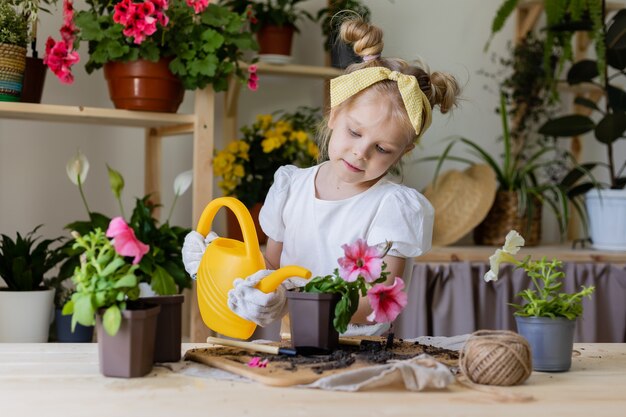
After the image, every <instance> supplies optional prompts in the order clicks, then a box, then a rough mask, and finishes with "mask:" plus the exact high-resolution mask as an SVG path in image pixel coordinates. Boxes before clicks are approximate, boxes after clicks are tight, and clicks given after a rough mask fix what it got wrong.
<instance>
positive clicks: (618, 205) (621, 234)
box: [539, 10, 626, 250]
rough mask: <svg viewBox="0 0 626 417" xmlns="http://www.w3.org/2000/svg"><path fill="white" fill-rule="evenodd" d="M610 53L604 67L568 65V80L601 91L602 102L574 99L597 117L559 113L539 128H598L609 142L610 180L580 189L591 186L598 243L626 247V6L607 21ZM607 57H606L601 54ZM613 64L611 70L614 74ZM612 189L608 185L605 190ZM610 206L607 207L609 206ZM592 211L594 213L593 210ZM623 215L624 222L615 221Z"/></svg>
mask: <svg viewBox="0 0 626 417" xmlns="http://www.w3.org/2000/svg"><path fill="white" fill-rule="evenodd" d="M602 43H603V44H605V47H604V48H602V50H604V51H605V52H606V56H605V58H606V64H608V65H605V67H604V68H605V72H599V71H598V68H599V67H600V65H599V64H598V62H596V61H593V60H582V61H579V62H577V63H575V64H574V65H572V67H571V68H570V69H569V71H568V73H567V82H568V84H569V85H579V86H591V87H593V88H595V89H596V90H598V91H600V92H602V95H603V104H604V106H602V105H598V104H597V103H596V102H594V101H592V100H589V99H586V98H582V97H578V98H576V100H575V103H576V104H578V105H580V106H583V107H586V108H587V109H589V110H590V111H591V112H593V113H595V114H596V115H597V117H594V118H595V119H599V120H597V121H596V120H594V118H592V117H589V116H586V115H584V114H571V115H565V116H561V117H556V118H554V119H552V120H549V121H547V122H546V123H545V124H544V125H543V126H541V128H540V130H539V132H540V133H542V134H544V135H546V136H554V137H570V136H576V135H583V134H586V133H589V132H593V135H594V137H595V139H596V140H597V141H598V142H599V143H600V144H602V145H605V147H606V152H607V158H606V163H602V164H598V165H603V166H607V168H608V170H607V171H608V184H606V183H601V184H598V183H590V182H588V183H585V184H582V185H581V190H583V191H587V194H586V203H587V209H588V211H589V219H590V232H591V240H592V243H593V245H594V247H596V248H598V249H608V250H626V230H625V229H623V228H622V229H620V228H616V225H619V224H626V217H625V216H626V190H625V189H624V187H625V186H626V160H624V161H622V163H621V165H619V163H616V152H615V146H616V144H617V143H618V141H623V140H624V138H625V137H626V134H625V131H626V104H625V103H626V91H624V89H623V88H622V87H620V84H619V81H620V80H624V72H623V71H624V68H626V47H625V45H626V10H620V11H619V12H618V13H617V14H616V15H615V16H614V17H613V18H612V19H611V20H610V22H609V23H608V24H607V26H606V37H605V38H604V39H603V40H602ZM600 58H602V57H600ZM609 68H610V69H611V72H610V73H609ZM605 188H608V189H605ZM605 210H608V211H605ZM592 211H593V213H592ZM616 219H620V221H616Z"/></svg>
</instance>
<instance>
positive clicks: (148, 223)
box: [65, 152, 192, 362]
mask: <svg viewBox="0 0 626 417" xmlns="http://www.w3.org/2000/svg"><path fill="white" fill-rule="evenodd" d="M107 169H108V174H109V183H110V186H111V191H112V192H113V195H114V196H115V199H116V200H117V202H118V204H119V207H120V215H121V218H125V216H126V214H125V212H124V207H123V205H122V202H121V195H122V191H123V189H124V178H123V177H122V175H121V174H120V173H119V172H117V171H116V170H114V169H112V168H110V167H107ZM88 172H89V161H88V160H87V158H86V157H85V156H84V155H83V154H82V153H80V152H78V154H77V155H76V156H75V157H73V158H71V159H70V161H69V162H68V164H67V173H68V177H69V178H70V180H71V181H72V182H73V183H74V184H76V185H77V186H78V189H79V192H80V195H81V198H82V200H83V204H84V205H85V209H86V210H87V214H88V216H89V220H87V221H76V222H73V223H70V224H68V225H67V226H66V229H69V230H74V231H77V232H78V233H80V234H82V235H86V234H87V233H89V232H90V231H93V230H95V229H96V228H100V229H102V230H105V229H106V228H107V227H108V224H109V223H110V222H111V220H112V219H111V218H110V217H109V216H107V215H104V214H102V213H98V212H95V211H92V210H90V209H89V205H88V204H87V200H86V199H85V196H84V193H83V189H82V186H83V183H84V181H85V179H86V178H87V173H88ZM191 181H192V173H191V171H186V172H183V173H181V174H179V175H178V176H177V177H176V179H175V180H174V195H175V200H174V202H173V203H172V206H171V208H170V211H169V214H168V217H167V219H166V221H165V222H163V223H161V224H159V222H158V221H157V219H155V218H154V217H153V212H154V209H155V208H157V207H158V206H157V205H155V204H154V203H153V202H151V201H150V196H149V195H147V196H144V197H143V198H136V199H135V202H136V204H135V208H134V210H133V212H132V214H131V216H130V220H129V221H128V225H129V227H130V228H131V230H132V232H133V233H134V235H136V236H137V239H139V240H140V241H141V242H146V243H147V244H148V245H149V246H150V248H149V250H148V251H147V252H146V254H145V255H144V256H142V257H141V260H140V262H139V264H138V268H137V270H136V271H135V272H134V274H135V275H136V276H137V278H138V280H139V286H140V288H142V289H143V294H142V295H143V296H142V300H144V301H148V302H150V303H154V304H159V305H160V306H161V312H160V313H159V317H158V326H157V340H158V343H157V347H156V351H155V355H154V356H155V361H156V362H173V361H177V360H179V359H180V353H181V352H180V344H181V319H182V311H181V309H182V303H183V300H184V296H183V295H182V294H181V292H182V291H183V289H185V288H191V279H190V278H189V276H188V275H187V273H186V272H185V267H184V265H183V262H182V256H181V250H182V245H183V242H184V239H185V236H186V235H187V233H188V232H189V231H190V229H188V228H183V227H179V226H172V225H170V222H169V219H170V217H171V215H172V213H173V211H174V207H175V205H176V201H177V199H178V197H180V196H181V195H183V194H184V193H185V192H186V191H187V189H188V188H189V186H190V185H191ZM65 249H66V250H68V248H65ZM73 250H74V253H73V260H74V266H76V265H78V263H79V257H80V256H81V254H82V252H83V251H82V247H80V246H78V247H75V248H73ZM66 270H67V269H66Z"/></svg>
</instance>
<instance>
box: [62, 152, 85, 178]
mask: <svg viewBox="0 0 626 417" xmlns="http://www.w3.org/2000/svg"><path fill="white" fill-rule="evenodd" d="M65 170H66V171H67V176H68V177H69V179H70V181H72V182H73V183H74V185H78V180H79V178H80V183H81V184H84V183H85V179H86V178H87V173H88V172H89V161H88V160H87V157H86V156H85V155H83V153H82V152H81V151H80V150H79V151H78V152H77V153H76V155H75V156H74V157H73V158H72V159H70V160H69V161H68V162H67V165H66V166H65Z"/></svg>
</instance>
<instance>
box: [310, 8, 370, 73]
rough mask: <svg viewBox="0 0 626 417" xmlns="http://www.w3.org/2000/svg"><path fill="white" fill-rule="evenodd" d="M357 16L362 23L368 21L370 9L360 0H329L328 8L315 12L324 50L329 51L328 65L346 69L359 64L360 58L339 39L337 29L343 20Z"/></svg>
mask: <svg viewBox="0 0 626 417" xmlns="http://www.w3.org/2000/svg"><path fill="white" fill-rule="evenodd" d="M354 15H358V16H359V17H361V19H363V21H364V22H369V20H370V9H369V7H367V6H366V5H365V4H363V2H362V1H361V0H330V1H329V2H328V6H327V7H324V8H323V9H321V10H320V11H319V12H317V16H316V20H317V21H318V22H321V25H322V34H323V35H324V38H325V39H324V50H326V51H330V63H331V65H332V66H333V67H335V68H342V69H343V68H346V67H347V66H348V65H350V64H353V63H355V62H359V61H360V58H359V57H358V56H357V55H356V54H355V53H354V50H353V49H352V47H351V46H350V45H346V44H345V43H344V42H342V41H341V38H340V37H339V27H340V26H341V22H342V20H343V18H346V17H354Z"/></svg>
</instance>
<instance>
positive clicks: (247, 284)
mask: <svg viewBox="0 0 626 417" xmlns="http://www.w3.org/2000/svg"><path fill="white" fill-rule="evenodd" d="M272 272H274V271H271V270H268V269H261V270H260V271H257V272H255V273H254V274H252V275H250V276H249V277H247V278H246V279H241V278H237V279H236V280H234V281H233V289H232V290H230V291H228V307H229V308H230V309H231V310H232V311H233V312H234V313H235V314H237V315H238V316H240V317H242V318H244V319H246V320H248V321H252V322H254V323H256V324H258V325H259V326H261V327H265V326H267V325H268V324H270V323H272V322H274V321H275V320H277V319H279V318H281V317H282V316H284V315H285V314H286V313H287V302H286V301H287V298H286V296H285V291H286V290H290V289H292V288H296V287H300V286H302V285H304V284H306V282H307V280H305V279H303V278H297V277H293V278H288V279H286V280H285V281H283V282H282V283H281V284H280V286H279V287H278V288H276V290H274V291H273V292H270V293H267V294H266V293H264V292H263V291H261V290H259V289H257V288H255V286H256V285H257V284H258V283H259V282H260V281H261V280H262V279H263V278H265V277H266V276H268V275H269V274H271V273H272Z"/></svg>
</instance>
